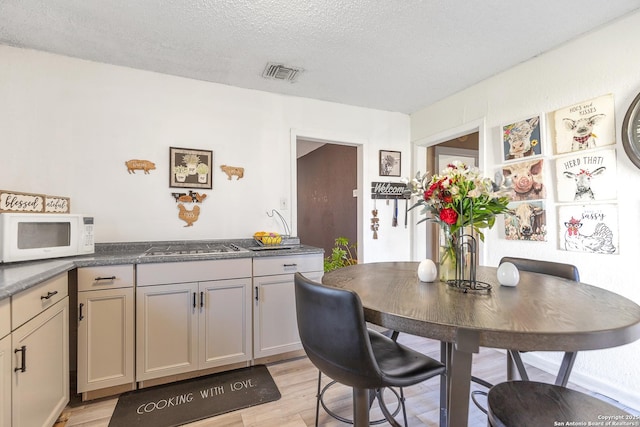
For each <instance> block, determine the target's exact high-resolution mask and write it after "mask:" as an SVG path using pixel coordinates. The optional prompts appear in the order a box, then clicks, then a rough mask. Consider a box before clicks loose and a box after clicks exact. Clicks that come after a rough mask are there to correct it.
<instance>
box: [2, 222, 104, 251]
mask: <svg viewBox="0 0 640 427" xmlns="http://www.w3.org/2000/svg"><path fill="white" fill-rule="evenodd" d="M94 251H95V246H94V240H93V217H89V216H84V215H77V214H37V213H0V262H15V261H29V260H36V259H47V258H59V257H66V256H75V255H85V254H92V253H94Z"/></svg>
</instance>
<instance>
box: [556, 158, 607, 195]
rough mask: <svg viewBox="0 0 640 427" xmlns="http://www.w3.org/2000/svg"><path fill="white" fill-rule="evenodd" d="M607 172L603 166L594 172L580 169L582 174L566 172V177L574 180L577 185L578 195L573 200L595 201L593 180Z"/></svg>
mask: <svg viewBox="0 0 640 427" xmlns="http://www.w3.org/2000/svg"><path fill="white" fill-rule="evenodd" d="M605 170H607V168H606V167H604V166H602V167H599V168H597V169H594V170H592V171H590V170H588V169H580V172H578V173H573V172H568V171H566V172H565V173H564V176H565V177H567V178H569V179H573V180H574V181H575V183H576V194H575V196H574V198H573V200H574V201H583V200H594V199H595V196H594V194H593V190H591V180H592V179H593V178H594V177H596V176H598V175H600V174H601V173H603V172H604V171H605Z"/></svg>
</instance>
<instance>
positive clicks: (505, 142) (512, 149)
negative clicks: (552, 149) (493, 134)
mask: <svg viewBox="0 0 640 427" xmlns="http://www.w3.org/2000/svg"><path fill="white" fill-rule="evenodd" d="M541 129H542V115H541V114H538V115H535V116H532V117H527V118H525V119H522V120H518V121H514V122H512V123H508V124H505V125H502V153H503V159H504V160H505V161H509V160H523V159H525V158H530V157H533V156H540V155H541V154H542V132H541Z"/></svg>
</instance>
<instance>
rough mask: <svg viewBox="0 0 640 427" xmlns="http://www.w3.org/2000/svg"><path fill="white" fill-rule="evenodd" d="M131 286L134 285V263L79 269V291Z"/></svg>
mask: <svg viewBox="0 0 640 427" xmlns="http://www.w3.org/2000/svg"><path fill="white" fill-rule="evenodd" d="M130 287H133V264H125V265H103V266H100V267H83V268H79V269H78V290H79V291H93V290H97V289H113V288H130Z"/></svg>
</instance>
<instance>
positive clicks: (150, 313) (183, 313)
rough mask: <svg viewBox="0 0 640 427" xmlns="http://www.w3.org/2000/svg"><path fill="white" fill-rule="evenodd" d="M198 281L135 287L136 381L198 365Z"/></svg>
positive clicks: (186, 369)
mask: <svg viewBox="0 0 640 427" xmlns="http://www.w3.org/2000/svg"><path fill="white" fill-rule="evenodd" d="M197 299H198V284H197V283H180V284H174V285H161V286H143V287H138V288H137V289H136V336H137V337H136V380H137V381H144V380H150V379H153V378H160V377H164V376H167V375H175V374H181V373H184V372H190V371H194V370H196V369H197V368H198V341H197V339H198V303H197Z"/></svg>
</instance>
